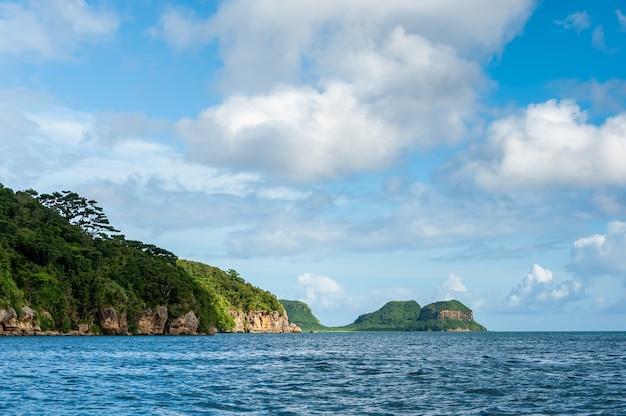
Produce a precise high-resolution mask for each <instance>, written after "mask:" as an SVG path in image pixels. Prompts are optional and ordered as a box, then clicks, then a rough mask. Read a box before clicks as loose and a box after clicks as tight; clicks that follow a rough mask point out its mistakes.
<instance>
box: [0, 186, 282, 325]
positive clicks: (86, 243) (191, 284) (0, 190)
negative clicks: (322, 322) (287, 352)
mask: <svg viewBox="0 0 626 416" xmlns="http://www.w3.org/2000/svg"><path fill="white" fill-rule="evenodd" d="M116 232H118V231H117V230H115V229H114V228H113V227H112V226H111V225H110V224H109V222H108V219H107V218H106V216H105V215H104V213H103V212H102V209H101V208H100V207H98V206H97V205H96V201H93V200H87V199H86V198H83V197H80V196H78V195H77V194H75V193H72V192H67V191H64V192H62V193H54V194H52V195H38V194H37V192H35V191H32V190H29V191H24V192H14V191H12V190H11V189H8V188H6V187H4V186H2V185H0V333H2V332H3V331H4V332H7V333H9V332H11V333H12V332H15V333H18V332H19V331H22V332H24V333H30V332H33V331H35V329H39V330H40V331H41V332H46V331H49V332H53V331H56V332H59V333H67V332H71V331H80V332H81V333H112V334H118V333H120V334H121V333H164V332H165V333H168V332H169V333H195V332H201V333H208V332H215V331H233V330H237V329H238V328H239V329H240V330H243V331H247V330H249V327H252V326H254V325H255V324H256V323H257V322H256V321H259V322H260V323H259V325H261V327H263V328H266V327H267V328H269V326H270V325H273V326H272V328H271V329H272V330H273V329H275V330H280V331H282V330H289V328H288V327H287V320H286V319H287V318H286V316H284V315H283V312H284V308H283V307H282V305H281V304H280V303H279V302H278V300H277V299H276V297H275V296H274V295H272V294H271V293H269V292H266V291H263V290H261V289H259V288H256V287H254V286H252V285H250V284H249V283H247V282H246V281H245V280H244V279H243V278H241V277H240V276H239V274H238V273H237V272H236V271H234V270H229V271H228V272H225V271H223V270H220V269H218V268H215V267H211V266H207V265H203V264H201V263H195V262H190V261H185V260H179V259H178V258H177V257H176V255H175V254H173V253H171V252H169V251H167V250H164V249H162V248H159V247H156V246H154V245H151V244H145V243H142V242H140V241H134V240H127V239H126V238H125V237H124V236H123V235H121V234H114V233H116ZM252 311H257V312H258V311H262V312H263V313H260V312H259V313H256V314H254V316H253V315H250V313H251V312H252ZM255 320H256V321H255ZM272 320H273V321H277V320H278V321H280V322H269V321H272ZM268 322H269V323H268ZM291 329H293V328H291Z"/></svg>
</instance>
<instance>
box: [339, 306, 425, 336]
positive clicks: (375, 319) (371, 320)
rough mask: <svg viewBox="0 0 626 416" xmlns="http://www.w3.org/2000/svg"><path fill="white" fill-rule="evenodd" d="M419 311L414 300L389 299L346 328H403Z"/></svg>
mask: <svg viewBox="0 0 626 416" xmlns="http://www.w3.org/2000/svg"><path fill="white" fill-rule="evenodd" d="M420 312H421V307H420V305H419V304H418V303H417V302H416V301H414V300H410V301H406V302H402V301H391V302H388V303H386V304H385V305H384V306H383V307H382V308H380V309H379V310H377V311H375V312H371V313H366V314H364V315H361V316H359V317H358V318H357V319H356V320H355V321H354V322H353V323H352V324H350V325H347V326H346V327H345V328H346V329H353V330H359V331H377V330H394V331H395V330H404V329H405V328H406V327H407V326H408V325H410V324H411V322H414V321H416V320H417V319H418V318H419V316H420Z"/></svg>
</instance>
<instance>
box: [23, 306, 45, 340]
mask: <svg viewBox="0 0 626 416" xmlns="http://www.w3.org/2000/svg"><path fill="white" fill-rule="evenodd" d="M35 316H37V312H35V311H34V310H32V309H31V308H29V307H28V306H22V317H21V318H20V320H19V322H18V323H17V325H18V328H19V330H20V331H22V335H35V333H37V332H41V328H40V327H39V325H38V324H37V321H35Z"/></svg>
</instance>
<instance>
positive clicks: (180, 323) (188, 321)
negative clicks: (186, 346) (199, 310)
mask: <svg viewBox="0 0 626 416" xmlns="http://www.w3.org/2000/svg"><path fill="white" fill-rule="evenodd" d="M199 325H200V320H199V319H198V317H197V316H196V314H195V313H194V312H193V311H189V312H187V313H186V314H184V315H183V316H181V317H179V318H178V319H175V320H174V321H172V323H170V328H169V333H170V335H196V334H197V333H198V326H199Z"/></svg>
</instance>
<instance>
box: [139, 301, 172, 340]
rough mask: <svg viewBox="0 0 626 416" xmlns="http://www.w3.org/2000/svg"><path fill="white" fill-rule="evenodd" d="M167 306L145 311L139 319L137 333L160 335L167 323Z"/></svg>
mask: <svg viewBox="0 0 626 416" xmlns="http://www.w3.org/2000/svg"><path fill="white" fill-rule="evenodd" d="M167 316H168V313H167V306H157V307H156V308H155V309H154V310H152V309H146V310H145V311H144V312H143V314H142V315H141V318H139V324H138V327H139V328H138V330H137V332H138V333H139V334H141V335H162V334H163V331H164V329H165V322H167Z"/></svg>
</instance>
